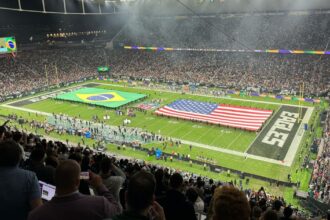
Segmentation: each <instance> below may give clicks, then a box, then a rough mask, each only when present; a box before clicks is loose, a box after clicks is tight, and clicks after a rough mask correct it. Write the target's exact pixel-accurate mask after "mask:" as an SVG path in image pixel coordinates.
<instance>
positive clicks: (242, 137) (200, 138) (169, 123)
mask: <svg viewBox="0 0 330 220" xmlns="http://www.w3.org/2000/svg"><path fill="white" fill-rule="evenodd" d="M86 88H87V89H89V88H91V89H101V90H106V91H109V90H111V91H116V92H117V94H119V93H123V92H124V93H134V94H139V93H140V94H145V95H147V96H148V98H147V99H146V101H148V100H155V99H159V100H162V102H161V103H160V105H161V106H163V105H166V104H169V103H171V102H173V101H175V100H178V99H191V100H197V101H204V102H216V103H223V104H231V105H237V106H246V107H253V108H260V109H270V110H273V111H274V113H275V114H274V115H275V116H276V115H277V114H278V113H279V112H280V111H282V110H283V109H282V107H283V105H282V104H281V103H279V101H278V100H274V102H270V101H269V100H266V101H263V100H265V99H259V100H258V99H255V100H248V99H246V98H244V97H241V98H240V97H237V98H236V99H235V98H228V97H225V98H217V97H211V96H210V97H207V96H200V95H192V94H181V93H174V92H168V91H154V90H146V89H142V88H134V87H123V86H121V85H120V86H118V85H108V84H104V83H103V82H102V84H97V83H93V85H86V87H81V88H80V89H86ZM78 89H79V88H78ZM78 91H79V90H78ZM102 92H104V91H102ZM102 92H101V93H102ZM87 93H88V94H89V95H91V94H92V95H93V94H96V93H93V92H87ZM62 94H65V93H63V92H62ZM98 94H100V93H98ZM104 94H105V93H104ZM54 97H56V96H54V95H52V96H49V97H47V96H43V98H40V99H38V98H34V99H30V102H29V100H28V99H27V100H24V101H22V102H17V103H16V104H17V105H16V107H18V108H21V109H26V110H35V111H39V112H45V113H57V114H60V113H64V114H68V115H69V116H74V117H79V118H82V119H85V120H90V121H91V120H92V117H93V116H94V115H98V116H99V117H100V118H103V116H104V115H105V114H108V115H110V117H111V119H110V120H109V121H108V122H107V123H109V124H111V125H122V122H123V120H124V119H125V118H127V116H125V115H124V116H118V115H116V113H115V111H114V110H112V109H105V108H104V107H98V106H95V105H93V106H92V105H86V104H81V103H78V102H67V101H62V100H58V99H53V98H54ZM101 98H103V97H101ZM31 100H33V101H31ZM286 103H287V104H290V103H288V102H286ZM291 104H293V102H292V103H291ZM294 104H297V102H296V103H294ZM13 105H15V103H14V104H13ZM307 105H308V104H307ZM128 106H135V103H128ZM292 108H297V107H292ZM284 110H285V109H284ZM292 111H296V109H294V110H292ZM135 113H136V117H134V118H130V120H131V121H132V123H131V124H130V125H129V126H131V127H138V128H142V129H145V130H147V131H149V132H154V133H157V134H161V135H163V136H166V137H171V138H177V139H180V140H184V141H185V142H184V143H185V144H183V145H182V146H181V147H179V148H170V149H167V150H166V152H168V153H171V152H172V151H176V152H178V153H184V154H190V155H191V156H192V157H193V158H196V157H197V156H201V155H202V156H205V157H208V158H212V159H214V160H216V162H217V164H218V165H220V166H224V167H228V168H232V169H236V170H241V171H244V172H248V173H253V174H258V175H261V176H264V177H269V178H273V179H278V180H285V178H286V176H287V174H288V173H290V172H291V171H292V169H293V166H292V167H291V166H282V165H281V163H277V164H273V163H268V162H267V161H263V160H258V159H256V158H253V157H247V158H246V157H245V156H244V155H245V154H247V153H248V154H255V155H259V156H261V157H264V158H270V159H274V160H281V159H282V156H283V157H284V156H285V152H287V150H288V149H285V148H280V149H278V148H277V149H276V150H273V149H271V148H270V147H269V146H266V145H265V144H260V143H262V140H261V141H260V137H264V136H267V135H266V134H267V133H268V132H267V131H268V130H270V128H271V127H272V125H273V124H274V123H275V122H276V120H277V118H276V117H275V116H274V117H272V118H271V119H269V122H268V123H266V125H265V126H264V128H266V129H263V130H262V131H261V132H259V133H256V132H250V131H245V130H240V129H234V128H227V127H222V126H218V125H209V124H205V123H199V122H192V121H185V120H179V119H174V118H167V117H160V116H157V115H155V114H154V110H149V111H147V112H146V113H143V112H139V111H136V112H135ZM273 122H274V123H273ZM268 127H269V128H268ZM296 127H297V128H293V129H295V132H297V131H298V130H299V129H298V127H299V125H296ZM292 134H294V133H292ZM292 137H294V135H293V136H289V138H288V140H286V141H288V142H290V141H291V142H292ZM263 139H264V138H263ZM188 143H192V145H193V150H192V151H189V148H188V145H189V144H188ZM153 146H160V145H158V144H156V143H154V144H153V143H150V144H147V145H145V147H147V148H149V147H150V148H151V147H153ZM286 146H288V145H286ZM208 147H211V148H208ZM260 149H262V150H260ZM279 151H283V152H284V153H281V158H278V154H279V153H278V152H279ZM232 152H234V153H232ZM292 157H293V158H294V155H292ZM293 158H292V160H293Z"/></svg>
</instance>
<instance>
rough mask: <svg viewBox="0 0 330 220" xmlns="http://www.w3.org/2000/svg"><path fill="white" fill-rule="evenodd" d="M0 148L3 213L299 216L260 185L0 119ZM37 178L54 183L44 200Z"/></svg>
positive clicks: (11, 215)
mask: <svg viewBox="0 0 330 220" xmlns="http://www.w3.org/2000/svg"><path fill="white" fill-rule="evenodd" d="M0 151H1V154H0V170H1V172H0V177H1V181H0V186H1V189H3V190H2V193H1V194H0V198H1V201H2V205H1V207H0V210H1V213H2V216H3V217H4V218H5V219H26V218H27V217H28V219H31V220H34V219H46V218H47V219H70V220H72V219H106V218H112V219H118V220H122V219H149V218H152V219H160V220H164V219H169V220H171V219H192V220H193V219H197V218H199V217H200V216H201V214H203V215H205V216H206V218H207V219H214V220H216V219H243V220H245V219H303V218H302V217H301V216H300V215H299V214H298V212H297V211H294V209H293V208H292V207H291V206H290V205H288V204H286V203H285V201H284V200H283V198H281V197H275V196H272V195H269V194H268V193H267V192H266V191H265V190H264V188H261V189H259V190H252V189H243V188H241V187H240V186H236V185H235V183H233V182H229V183H228V182H221V181H218V180H217V181H215V180H213V179H209V178H205V177H201V176H198V175H195V174H192V173H187V172H183V171H180V170H175V169H173V168H166V167H162V166H159V165H152V164H148V163H146V162H145V161H141V160H135V159H129V158H121V157H118V156H114V155H109V154H108V155H106V154H104V153H101V152H96V151H93V150H92V149H89V148H83V147H78V146H75V147H74V146H73V145H71V144H70V143H69V144H67V143H63V142H60V141H54V140H46V139H42V138H40V137H39V136H37V135H33V134H27V133H24V132H20V131H18V130H15V129H13V130H11V129H10V128H9V127H7V126H1V127H0ZM81 172H88V176H89V180H86V179H81V177H80V176H81ZM18 178H19V181H17V180H18ZM38 181H42V182H46V183H49V184H52V185H55V187H56V194H55V196H54V197H53V198H52V199H51V200H50V201H42V200H41V192H40V188H39V185H38ZM18 183H19V184H18ZM4 189H5V190H4ZM43 193H45V192H43ZM18 209H19V210H20V211H19V212H18V211H17V210H18ZM268 215H269V216H272V217H269V216H268ZM267 216H268V217H267Z"/></svg>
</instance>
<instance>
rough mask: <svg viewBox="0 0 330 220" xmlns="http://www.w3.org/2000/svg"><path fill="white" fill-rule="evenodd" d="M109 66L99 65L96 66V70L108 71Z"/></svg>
mask: <svg viewBox="0 0 330 220" xmlns="http://www.w3.org/2000/svg"><path fill="white" fill-rule="evenodd" d="M109 70H110V69H109V67H107V66H99V67H97V71H98V72H109Z"/></svg>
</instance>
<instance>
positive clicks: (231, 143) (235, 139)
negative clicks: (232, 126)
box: [226, 131, 242, 148]
mask: <svg viewBox="0 0 330 220" xmlns="http://www.w3.org/2000/svg"><path fill="white" fill-rule="evenodd" d="M241 135H242V131H241V132H240V133H239V135H237V137H235V138H234V140H233V141H232V142H230V144H229V145H228V146H227V147H226V148H230V147H231V145H233V143H235V141H237V139H238V138H240V137H241Z"/></svg>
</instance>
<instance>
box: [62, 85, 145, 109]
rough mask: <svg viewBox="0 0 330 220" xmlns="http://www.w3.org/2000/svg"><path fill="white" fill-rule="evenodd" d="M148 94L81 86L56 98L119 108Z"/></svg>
mask: <svg viewBox="0 0 330 220" xmlns="http://www.w3.org/2000/svg"><path fill="white" fill-rule="evenodd" d="M145 96H146V95H144V94H138V93H130V92H122V91H116V90H107V89H98V88H81V89H78V90H75V91H72V92H67V93H64V94H60V95H58V96H56V99H60V100H67V101H73V102H82V103H88V104H93V105H99V106H104V107H109V108H117V107H120V106H122V105H125V104H128V103H130V102H133V101H136V100H139V99H141V98H144V97H145Z"/></svg>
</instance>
